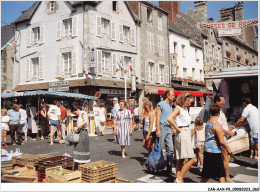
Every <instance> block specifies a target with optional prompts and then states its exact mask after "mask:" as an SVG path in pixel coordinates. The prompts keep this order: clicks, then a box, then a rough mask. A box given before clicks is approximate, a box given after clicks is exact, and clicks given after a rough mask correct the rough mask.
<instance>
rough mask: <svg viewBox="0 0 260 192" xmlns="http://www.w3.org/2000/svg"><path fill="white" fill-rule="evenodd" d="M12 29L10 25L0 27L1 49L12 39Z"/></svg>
mask: <svg viewBox="0 0 260 192" xmlns="http://www.w3.org/2000/svg"><path fill="white" fill-rule="evenodd" d="M14 33H15V31H14V28H13V26H11V25H5V26H2V27H1V49H3V48H4V47H5V46H6V44H7V43H9V42H10V40H11V39H12V38H13V37H14Z"/></svg>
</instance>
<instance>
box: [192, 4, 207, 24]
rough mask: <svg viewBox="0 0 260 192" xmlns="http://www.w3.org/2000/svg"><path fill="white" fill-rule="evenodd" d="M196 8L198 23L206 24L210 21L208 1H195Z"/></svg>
mask: <svg viewBox="0 0 260 192" xmlns="http://www.w3.org/2000/svg"><path fill="white" fill-rule="evenodd" d="M194 7H195V11H196V14H197V18H198V22H205V21H207V19H208V11H207V8H208V7H207V1H194Z"/></svg>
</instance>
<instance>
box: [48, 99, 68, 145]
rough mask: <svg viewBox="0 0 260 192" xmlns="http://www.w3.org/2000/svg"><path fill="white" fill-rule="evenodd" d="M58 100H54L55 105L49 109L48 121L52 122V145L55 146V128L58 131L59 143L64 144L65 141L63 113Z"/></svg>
mask: <svg viewBox="0 0 260 192" xmlns="http://www.w3.org/2000/svg"><path fill="white" fill-rule="evenodd" d="M57 102H58V101H57V100H53V105H52V106H51V107H50V108H49V111H48V113H47V114H48V119H49V121H50V129H51V133H50V140H51V143H50V145H54V143H53V130H54V127H56V128H57V130H58V134H59V140H60V141H59V143H60V144H62V143H64V142H65V141H64V140H61V111H60V108H59V107H58V106H57Z"/></svg>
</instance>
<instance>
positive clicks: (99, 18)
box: [97, 16, 102, 37]
mask: <svg viewBox="0 0 260 192" xmlns="http://www.w3.org/2000/svg"><path fill="white" fill-rule="evenodd" d="M101 33H102V32H101V17H99V16H97V36H98V37H101Z"/></svg>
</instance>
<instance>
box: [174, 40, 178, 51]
mask: <svg viewBox="0 0 260 192" xmlns="http://www.w3.org/2000/svg"><path fill="white" fill-rule="evenodd" d="M177 45H178V44H177V42H174V43H173V46H174V50H173V51H174V53H175V54H178V46H177Z"/></svg>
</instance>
